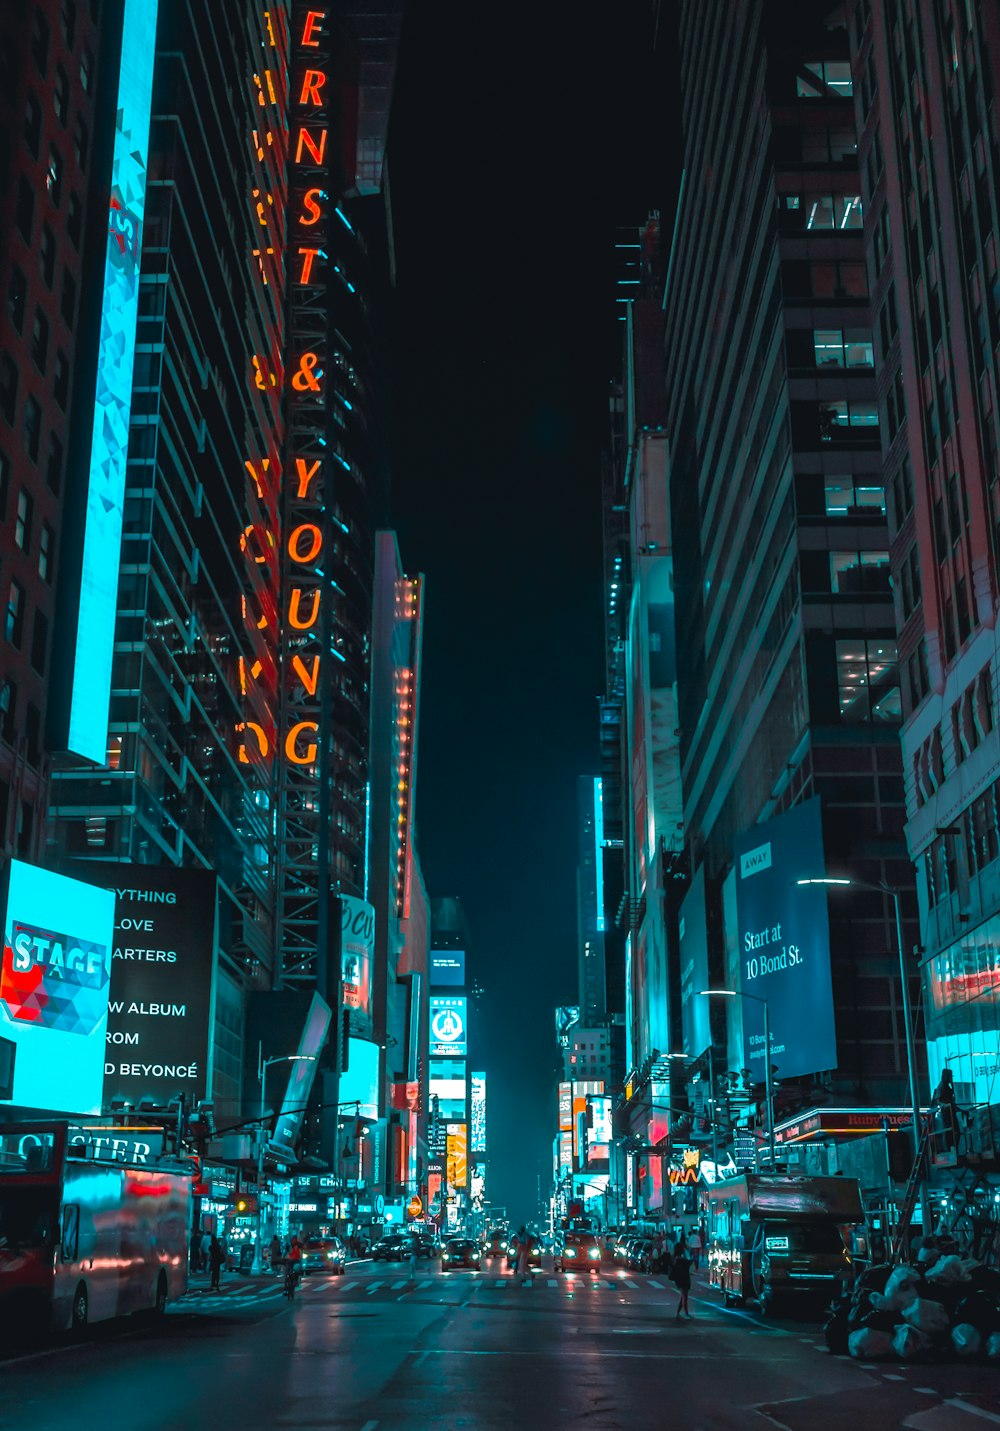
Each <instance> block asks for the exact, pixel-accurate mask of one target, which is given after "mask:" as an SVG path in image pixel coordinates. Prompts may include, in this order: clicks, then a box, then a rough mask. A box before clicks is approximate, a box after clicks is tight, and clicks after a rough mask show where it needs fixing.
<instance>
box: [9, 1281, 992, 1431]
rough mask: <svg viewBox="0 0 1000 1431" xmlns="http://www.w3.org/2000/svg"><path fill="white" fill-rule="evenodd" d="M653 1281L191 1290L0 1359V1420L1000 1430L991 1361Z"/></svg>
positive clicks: (253, 1426)
mask: <svg viewBox="0 0 1000 1431" xmlns="http://www.w3.org/2000/svg"><path fill="white" fill-rule="evenodd" d="M675 1303H676V1297H675V1296H674V1294H673V1291H672V1289H670V1288H669V1285H668V1284H667V1283H666V1282H665V1280H664V1279H663V1278H659V1277H649V1276H643V1275H636V1276H631V1275H627V1274H618V1273H614V1274H612V1275H606V1274H604V1275H602V1276H600V1277H572V1276H571V1277H566V1278H562V1277H560V1278H556V1277H554V1276H553V1275H552V1274H551V1273H550V1271H549V1270H548V1268H547V1267H545V1268H543V1269H542V1270H541V1272H536V1273H535V1275H534V1277H533V1279H532V1281H531V1284H530V1285H529V1286H522V1285H521V1281H520V1279H519V1278H518V1277H516V1276H514V1275H512V1274H509V1273H505V1272H504V1271H503V1270H502V1268H497V1269H496V1270H495V1271H494V1269H493V1268H492V1267H490V1265H489V1264H487V1267H486V1270H484V1271H483V1272H481V1273H465V1272H459V1273H449V1274H446V1275H445V1274H442V1273H440V1272H439V1271H437V1270H436V1268H435V1267H434V1266H433V1264H432V1265H431V1266H430V1267H424V1266H422V1267H421V1270H420V1272H419V1274H418V1275H417V1277H416V1278H415V1279H412V1280H411V1279H410V1278H409V1276H408V1274H407V1271H406V1270H405V1269H403V1270H400V1269H399V1268H397V1267H392V1268H389V1269H388V1270H387V1269H386V1268H385V1267H373V1266H372V1265H371V1264H369V1263H363V1264H360V1265H359V1266H358V1267H357V1268H351V1269H350V1270H349V1271H348V1273H347V1275H346V1276H345V1277H343V1278H315V1279H308V1280H307V1282H306V1284H305V1287H304V1289H303V1290H302V1291H301V1292H300V1294H299V1295H298V1296H297V1297H296V1299H295V1301H294V1303H293V1305H292V1306H291V1307H289V1305H288V1303H287V1302H286V1300H285V1298H284V1296H283V1295H282V1293H281V1290H280V1288H279V1287H278V1286H276V1285H270V1286H267V1285H265V1286H264V1287H263V1288H261V1287H259V1286H258V1284H256V1283H255V1284H253V1285H252V1286H250V1285H248V1284H246V1283H241V1282H239V1281H237V1280H235V1279H234V1282H233V1284H232V1285H230V1286H227V1287H226V1288H225V1289H224V1291H223V1294H222V1295H221V1296H219V1297H217V1298H209V1297H208V1295H207V1294H203V1293H200V1292H195V1293H192V1294H190V1295H189V1296H188V1297H187V1298H185V1299H184V1301H182V1302H181V1303H180V1304H179V1305H178V1306H176V1307H173V1308H171V1310H170V1311H169V1313H168V1315H167V1318H166V1321H165V1322H164V1323H163V1324H162V1325H161V1326H155V1327H149V1326H144V1327H140V1326H135V1327H132V1326H127V1325H121V1324H117V1325H115V1326H114V1327H112V1328H102V1329H101V1330H100V1332H98V1331H96V1330H95V1331H94V1332H92V1333H91V1334H90V1335H88V1336H87V1337H86V1338H85V1339H84V1340H83V1341H82V1342H80V1343H79V1344H76V1345H60V1346H57V1347H54V1348H53V1349H52V1350H50V1351H46V1352H41V1353H38V1354H34V1355H29V1356H27V1357H24V1358H18V1357H16V1356H15V1357H13V1358H11V1359H10V1360H8V1361H7V1362H0V1384H2V1386H3V1399H2V1405H0V1425H2V1426H3V1428H4V1431H105V1428H106V1427H107V1426H108V1425H109V1424H110V1422H109V1418H111V1416H112V1411H111V1408H112V1407H113V1408H115V1410H114V1413H113V1415H114V1418H115V1419H118V1418H120V1417H122V1416H125V1415H126V1414H127V1419H128V1425H129V1426H130V1427H131V1428H134V1431H173V1428H176V1427H184V1428H185V1431H222V1428H230V1427H238V1428H240V1431H271V1428H280V1431H299V1428H303V1431H304V1428H307V1427H308V1428H313V1429H314V1431H321V1428H331V1431H334V1428H336V1431H341V1428H344V1431H430V1428H435V1431H456V1429H457V1428H466V1431H510V1428H517V1431H549V1428H553V1427H564V1426H565V1427H587V1428H591V1431H611V1428H619V1427H622V1428H631V1431H647V1429H648V1431H659V1428H676V1431H743V1428H747V1431H753V1428H760V1429H761V1431H766V1428H769V1427H770V1428H772V1431H773V1428H776V1427H777V1428H788V1431H828V1429H829V1431H843V1428H844V1427H850V1426H851V1425H852V1423H853V1424H854V1425H857V1426H859V1427H860V1426H877V1427H879V1428H893V1427H912V1428H914V1431H918V1428H919V1431H963V1428H967V1431H985V1428H986V1427H987V1426H989V1425H1000V1393H998V1387H997V1384H996V1375H995V1373H994V1372H993V1371H991V1370H990V1369H989V1368H985V1367H979V1366H972V1367H955V1366H912V1367H902V1366H898V1365H896V1366H873V1367H865V1366H861V1365H859V1364H858V1363H857V1362H852V1361H849V1360H847V1359H846V1358H834V1357H831V1356H830V1355H829V1354H828V1353H827V1351H826V1348H825V1346H824V1345H823V1340H822V1335H821V1333H820V1332H819V1330H818V1328H817V1327H816V1326H815V1325H814V1324H807V1323H798V1322H785V1321H782V1322H778V1323H767V1324H765V1323H762V1322H761V1321H760V1320H759V1319H758V1318H756V1317H755V1316H754V1315H753V1314H751V1313H748V1312H744V1311H742V1310H740V1309H731V1310H723V1309H722V1308H721V1306H720V1305H719V1303H718V1300H717V1299H716V1298H714V1297H713V1296H711V1295H709V1294H705V1295H701V1294H700V1293H696V1295H695V1296H694V1297H693V1299H692V1313H693V1317H692V1320H691V1321H690V1322H682V1323H678V1322H676V1321H675V1320H674V1319H673V1311H674V1306H675Z"/></svg>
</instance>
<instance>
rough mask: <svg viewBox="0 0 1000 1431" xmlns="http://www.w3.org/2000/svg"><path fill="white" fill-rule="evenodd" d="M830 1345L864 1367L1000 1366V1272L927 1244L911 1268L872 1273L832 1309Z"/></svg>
mask: <svg viewBox="0 0 1000 1431" xmlns="http://www.w3.org/2000/svg"><path fill="white" fill-rule="evenodd" d="M825 1331H826V1343H827V1346H828V1347H829V1349H830V1350H831V1351H832V1352H837V1353H840V1354H841V1355H843V1354H844V1353H847V1352H849V1353H850V1355H851V1356H853V1357H857V1358H859V1359H860V1360H863V1361H870V1360H875V1359H879V1358H883V1357H897V1358H898V1359H899V1360H900V1361H914V1360H918V1359H921V1358H923V1359H926V1360H938V1361H940V1360H946V1359H952V1358H957V1359H959V1360H962V1361H971V1360H974V1359H986V1360H988V1361H991V1362H998V1363H1000V1272H997V1271H995V1270H994V1269H993V1268H991V1267H985V1266H983V1265H982V1264H981V1263H979V1262H974V1261H964V1260H963V1259H962V1258H961V1257H957V1256H954V1255H948V1254H947V1253H946V1252H945V1251H944V1250H943V1249H942V1248H941V1246H940V1244H939V1243H938V1242H937V1239H935V1238H932V1237H927V1238H925V1239H924V1241H923V1244H922V1246H921V1248H920V1252H919V1254H918V1256H917V1258H916V1259H915V1263H914V1265H913V1266H903V1267H891V1266H889V1265H888V1264H886V1265H885V1266H881V1267H870V1268H868V1269H867V1271H865V1272H863V1273H862V1274H861V1275H860V1276H859V1277H858V1279H857V1281H856V1282H855V1284H854V1286H853V1288H851V1290H850V1292H848V1293H845V1294H844V1295H843V1296H842V1297H840V1298H839V1299H838V1300H837V1301H836V1302H834V1304H833V1307H832V1309H831V1315H830V1319H829V1321H828V1322H827V1324H826V1328H825Z"/></svg>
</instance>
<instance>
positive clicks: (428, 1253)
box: [407, 1232, 441, 1257]
mask: <svg viewBox="0 0 1000 1431" xmlns="http://www.w3.org/2000/svg"><path fill="white" fill-rule="evenodd" d="M412 1242H413V1245H414V1247H415V1248H416V1249H417V1256H418V1257H436V1256H437V1254H438V1253H439V1252H440V1250H441V1244H440V1243H439V1242H438V1240H437V1238H436V1237H434V1236H433V1234H431V1233H429V1232H414V1233H413V1234H412ZM407 1255H408V1254H407Z"/></svg>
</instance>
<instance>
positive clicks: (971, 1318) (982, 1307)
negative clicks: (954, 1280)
mask: <svg viewBox="0 0 1000 1431" xmlns="http://www.w3.org/2000/svg"><path fill="white" fill-rule="evenodd" d="M963 1291H964V1288H963ZM952 1320H953V1322H955V1323H956V1325H957V1324H958V1323H960V1322H965V1323H968V1325H969V1326H972V1327H975V1328H976V1330H977V1331H978V1332H981V1333H983V1334H984V1335H985V1334H986V1333H987V1332H992V1331H993V1329H994V1328H995V1327H998V1326H1000V1310H998V1309H997V1305H996V1303H995V1302H994V1301H993V1299H992V1298H991V1297H988V1296H987V1295H986V1293H985V1292H971V1293H970V1294H969V1295H968V1296H967V1297H963V1298H962V1299H961V1301H959V1302H958V1303H956V1306H955V1310H954V1312H953V1313H952Z"/></svg>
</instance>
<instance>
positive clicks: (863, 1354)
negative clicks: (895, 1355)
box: [847, 1327, 892, 1361]
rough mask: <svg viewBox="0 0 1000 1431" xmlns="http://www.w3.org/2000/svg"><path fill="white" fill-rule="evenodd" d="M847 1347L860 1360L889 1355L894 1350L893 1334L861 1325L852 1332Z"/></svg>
mask: <svg viewBox="0 0 1000 1431" xmlns="http://www.w3.org/2000/svg"><path fill="white" fill-rule="evenodd" d="M847 1349H848V1351H849V1352H850V1353H851V1356H853V1357H857V1358H858V1360H859V1361H873V1360H875V1359H876V1358H877V1357H881V1356H888V1355H889V1353H890V1352H891V1351H892V1336H891V1334H890V1333H889V1332H883V1331H878V1330H876V1328H875V1327H861V1328H860V1329H859V1330H858V1331H856V1332H852V1333H851V1335H850V1337H849V1338H848V1341H847Z"/></svg>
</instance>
